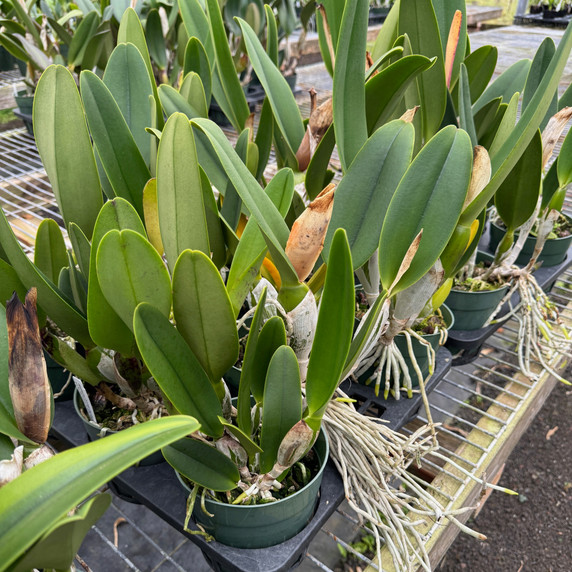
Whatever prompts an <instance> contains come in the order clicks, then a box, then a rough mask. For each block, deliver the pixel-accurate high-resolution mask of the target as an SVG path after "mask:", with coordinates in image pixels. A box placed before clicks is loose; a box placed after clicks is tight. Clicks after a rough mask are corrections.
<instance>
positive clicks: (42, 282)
mask: <svg viewBox="0 0 572 572" xmlns="http://www.w3.org/2000/svg"><path fill="white" fill-rule="evenodd" d="M0 244H1V245H2V249H3V250H4V252H5V253H6V256H7V258H8V261H9V262H10V265H11V266H12V268H13V269H14V270H15V271H16V273H17V274H18V277H19V279H20V280H21V282H22V284H23V285H24V286H25V287H26V289H29V288H32V287H33V286H34V287H36V288H37V289H38V304H39V306H40V307H41V308H42V310H43V311H44V312H45V313H46V314H47V315H48V316H49V317H50V318H51V319H52V320H53V321H54V322H55V323H56V324H57V325H58V327H59V328H61V329H62V330H63V331H64V332H66V333H67V334H69V335H70V336H72V337H73V338H75V339H76V340H77V341H78V342H80V343H81V344H83V345H84V346H85V347H87V348H89V347H91V346H92V345H93V342H92V340H91V338H90V336H89V333H88V330H87V320H86V319H85V316H84V314H83V313H82V312H81V311H80V310H79V309H78V308H77V307H76V306H75V304H74V303H73V302H72V300H71V299H70V298H69V297H68V296H66V295H65V294H64V293H63V292H62V291H61V290H60V289H59V288H57V287H56V286H54V284H52V282H51V281H50V280H48V279H47V278H46V277H45V276H44V274H43V273H42V272H41V271H40V270H38V269H37V268H36V266H35V265H34V264H33V263H32V261H31V260H30V259H29V258H28V257H27V256H26V253H25V252H24V251H23V250H22V247H21V246H20V244H19V243H18V240H17V238H16V236H15V235H14V233H13V231H12V228H11V227H10V224H9V223H8V221H7V220H6V216H5V215H4V211H2V210H0ZM2 303H5V301H2Z"/></svg>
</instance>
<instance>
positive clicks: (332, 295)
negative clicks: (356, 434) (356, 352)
mask: <svg viewBox="0 0 572 572" xmlns="http://www.w3.org/2000/svg"><path fill="white" fill-rule="evenodd" d="M354 319H355V289H354V278H353V266H352V256H351V253H350V248H349V245H348V241H347V237H346V233H345V231H344V230H343V229H338V230H337V231H336V234H335V235H334V239H333V241H332V246H331V248H330V256H329V257H328V269H327V271H326V282H325V284H324V290H323V293H322V297H321V299H320V311H319V314H318V324H317V326H316V335H315V337H314V343H313V345H312V353H311V354H310V363H309V364H308V375H307V377H306V400H307V403H308V414H307V417H306V418H305V421H306V422H307V423H308V425H310V427H312V429H313V430H314V431H317V430H318V429H319V427H320V422H321V419H322V415H323V414H324V411H325V409H326V407H327V405H328V402H329V401H330V399H331V397H332V395H333V394H334V391H335V390H336V387H337V386H338V384H339V382H340V381H341V375H342V371H343V369H344V364H345V362H346V357H347V355H348V352H349V349H350V344H351V341H352V334H353V324H354Z"/></svg>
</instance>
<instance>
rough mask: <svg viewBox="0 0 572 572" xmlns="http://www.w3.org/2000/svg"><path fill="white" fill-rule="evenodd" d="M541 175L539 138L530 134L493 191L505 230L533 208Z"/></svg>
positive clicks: (521, 220) (522, 222) (537, 135)
mask: <svg viewBox="0 0 572 572" xmlns="http://www.w3.org/2000/svg"><path fill="white" fill-rule="evenodd" d="M541 175H542V138H541V137H540V131H538V132H537V134H536V135H535V136H534V137H533V139H532V141H531V142H530V144H529V146H528V148H527V149H526V150H525V152H524V153H523V154H522V156H521V158H520V159H519V160H518V162H517V164H516V165H515V166H514V167H513V169H512V171H511V172H510V173H509V175H508V176H507V178H506V179H505V180H504V181H503V183H502V185H501V186H500V187H499V188H498V190H497V192H496V193H495V206H496V207H497V211H498V213H499V215H500V217H501V219H502V220H503V222H504V223H505V225H506V227H507V228H508V229H509V230H511V231H512V230H516V229H517V228H518V227H519V226H521V225H522V224H524V223H525V222H526V221H527V220H528V219H529V218H530V217H531V216H532V213H533V212H534V209H535V207H536V203H537V202H538V195H539V193H540V179H541Z"/></svg>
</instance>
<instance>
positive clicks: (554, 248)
mask: <svg viewBox="0 0 572 572" xmlns="http://www.w3.org/2000/svg"><path fill="white" fill-rule="evenodd" d="M566 218H567V219H568V220H570V219H569V217H566ZM490 227H491V230H490V235H491V239H490V242H489V248H490V250H491V252H495V251H496V248H497V246H498V244H499V242H500V241H501V240H502V238H503V237H504V235H505V232H506V231H505V229H503V228H501V227H500V226H498V224H496V223H491V225H490ZM535 245H536V237H535V236H530V235H529V236H528V237H527V239H526V240H525V241H524V246H523V247H522V250H521V252H520V254H519V255H518V258H517V259H516V263H517V264H518V265H519V266H526V265H527V264H528V262H529V261H530V259H531V257H532V254H533V253H534V247H535ZM570 245H572V234H571V235H570V236H564V237H562V238H549V239H548V240H547V241H546V242H545V243H544V247H543V248H542V251H541V252H540V255H539V256H538V262H542V266H544V268H546V267H547V266H557V265H558V264H561V263H562V262H564V259H565V258H566V253H567V252H568V249H569V248H570Z"/></svg>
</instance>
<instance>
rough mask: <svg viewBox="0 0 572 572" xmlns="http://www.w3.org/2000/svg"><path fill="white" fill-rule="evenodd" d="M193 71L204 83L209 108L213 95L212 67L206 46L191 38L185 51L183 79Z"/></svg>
mask: <svg viewBox="0 0 572 572" xmlns="http://www.w3.org/2000/svg"><path fill="white" fill-rule="evenodd" d="M192 71H193V72H195V73H197V74H198V75H199V77H200V78H201V80H202V82H203V87H204V89H205V99H206V102H207V106H208V105H210V102H211V94H212V72H211V66H210V63H209V59H208V57H207V53H206V51H205V48H204V46H203V45H202V44H201V41H200V40H199V39H198V38H195V37H192V38H189V41H188V43H187V47H186V49H185V61H184V65H183V77H185V76H186V75H187V74H188V73H189V72H192Z"/></svg>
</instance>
